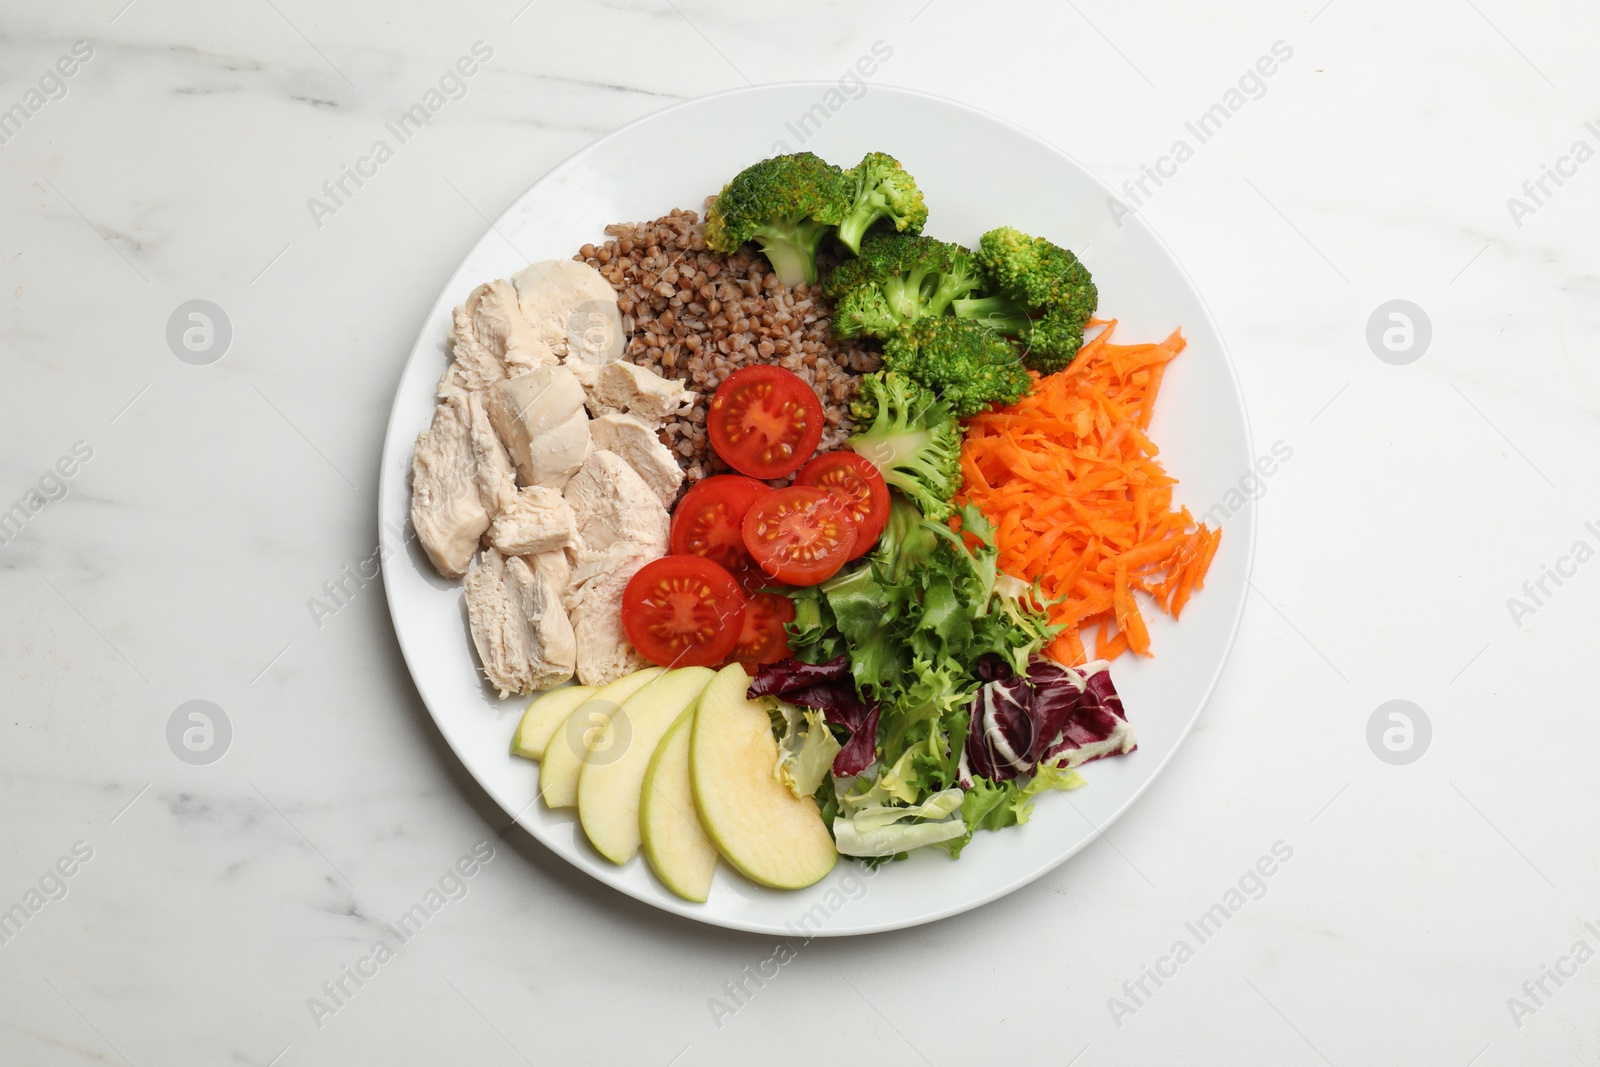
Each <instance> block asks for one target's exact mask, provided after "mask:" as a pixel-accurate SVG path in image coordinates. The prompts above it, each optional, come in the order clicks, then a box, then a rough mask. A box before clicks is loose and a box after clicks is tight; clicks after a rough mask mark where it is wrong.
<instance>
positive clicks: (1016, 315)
mask: <svg viewBox="0 0 1600 1067" xmlns="http://www.w3.org/2000/svg"><path fill="white" fill-rule="evenodd" d="M950 307H951V310H952V311H954V312H955V314H956V318H958V319H975V320H976V321H978V322H980V323H982V324H983V325H985V326H987V327H988V328H989V329H991V330H993V331H994V332H995V333H1003V334H1006V335H1007V336H1010V337H1015V336H1017V335H1019V334H1021V333H1022V332H1023V331H1024V330H1026V329H1027V328H1028V324H1029V322H1030V321H1031V320H1030V319H1029V318H1028V311H1027V309H1026V308H1024V307H1023V306H1022V305H1021V304H1019V303H1017V302H1016V301H1015V300H1013V299H1011V298H1010V297H1008V296H983V297H972V298H968V299H964V300H956V301H952V302H951V304H950Z"/></svg>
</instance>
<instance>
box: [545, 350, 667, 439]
mask: <svg viewBox="0 0 1600 1067" xmlns="http://www.w3.org/2000/svg"><path fill="white" fill-rule="evenodd" d="M571 365H572V364H571V361H570V360H569V361H568V366H569V367H570V366H571ZM580 380H581V381H582V382H583V386H584V392H585V393H587V394H588V400H589V410H590V411H591V412H593V413H594V415H595V417H596V418H598V417H599V416H601V415H607V414H611V413H613V412H627V413H628V414H630V415H633V416H635V417H636V418H639V419H642V420H643V421H645V422H647V423H650V424H651V425H652V426H660V425H661V424H662V423H663V422H665V421H666V420H667V419H669V418H671V417H672V416H674V415H677V414H680V413H682V412H684V411H687V410H689V409H690V408H691V407H693V406H694V401H695V394H694V393H693V392H691V391H690V390H689V389H687V388H685V386H684V384H683V382H681V381H674V380H672V379H670V378H663V377H662V376H661V375H659V374H657V373H656V372H655V371H653V370H650V369H649V368H648V367H641V366H639V365H638V364H637V363H629V362H628V361H627V360H620V359H619V360H617V361H616V362H614V363H607V364H605V365H604V366H603V367H601V368H600V369H599V370H598V371H594V372H593V373H588V374H581V375H580Z"/></svg>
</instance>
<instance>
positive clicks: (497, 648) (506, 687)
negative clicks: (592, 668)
mask: <svg viewBox="0 0 1600 1067" xmlns="http://www.w3.org/2000/svg"><path fill="white" fill-rule="evenodd" d="M466 588H467V621H468V623H469V625H470V626H471V629H472V643H473V645H474V646H476V648H477V650H478V658H479V660H480V661H481V662H482V663H483V672H484V674H485V675H487V676H488V678H489V682H490V684H492V685H493V686H494V687H495V688H496V689H497V690H499V692H500V696H501V698H502V699H504V698H505V697H507V696H509V695H510V694H512V693H531V692H533V691H534V690H535V689H549V688H550V687H551V686H554V685H560V684H561V683H562V682H565V681H566V680H567V679H569V678H571V677H572V673H573V671H574V669H575V668H576V665H577V644H576V639H575V637H574V635H573V629H572V620H571V619H569V618H568V617H567V613H566V611H564V610H563V609H562V607H561V603H560V599H559V597H558V595H557V594H556V591H555V590H554V589H552V588H551V586H550V582H549V580H548V579H546V578H544V577H542V576H540V575H538V574H537V573H535V571H534V570H533V568H531V567H529V566H528V564H527V562H526V561H524V560H522V559H519V558H518V557H516V556H512V557H510V558H509V559H508V558H506V557H505V556H502V555H501V554H500V553H499V551H497V550H496V549H493V548H490V549H486V550H485V551H484V553H483V558H482V559H481V560H480V561H479V562H478V564H477V565H476V566H475V567H473V568H472V569H471V570H470V571H468V572H467V579H466Z"/></svg>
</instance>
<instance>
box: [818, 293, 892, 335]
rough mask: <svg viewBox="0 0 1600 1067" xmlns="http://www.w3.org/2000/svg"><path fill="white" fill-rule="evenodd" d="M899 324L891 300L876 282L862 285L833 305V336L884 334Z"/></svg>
mask: <svg viewBox="0 0 1600 1067" xmlns="http://www.w3.org/2000/svg"><path fill="white" fill-rule="evenodd" d="M898 325H899V321H898V320H897V319H896V318H895V317H894V313H893V312H891V311H890V310H889V302H888V301H887V300H885V299H884V298H883V293H882V292H881V291H880V290H879V289H878V287H877V286H875V285H860V286H857V287H856V288H854V289H850V290H848V291H846V292H845V294H844V295H843V296H841V297H840V298H839V299H838V300H837V301H835V302H834V305H833V335H834V336H835V337H859V336H860V335H861V334H868V335H869V336H872V337H884V336H886V335H888V334H889V333H891V332H893V330H894V328H895V327H896V326H898Z"/></svg>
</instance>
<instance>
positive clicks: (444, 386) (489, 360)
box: [438, 304, 507, 400]
mask: <svg viewBox="0 0 1600 1067" xmlns="http://www.w3.org/2000/svg"><path fill="white" fill-rule="evenodd" d="M450 352H451V355H452V356H454V359H453V360H452V361H451V363H450V365H449V366H448V367H446V368H445V371H444V375H443V376H442V377H440V379H439V390H438V393H439V399H441V400H443V399H444V398H445V397H448V396H453V395H455V394H457V393H467V392H474V391H477V390H481V389H487V388H489V386H491V385H493V384H494V383H495V382H498V381H503V380H504V379H505V377H506V373H507V372H506V365H505V363H504V362H503V361H502V360H501V359H500V357H499V356H497V355H495V354H494V353H493V352H491V351H489V349H488V348H486V347H484V344H483V342H482V341H480V340H478V333H477V330H476V329H475V328H474V327H473V325H472V314H471V313H470V312H469V311H467V307H466V305H465V304H463V305H462V306H460V307H458V308H456V309H455V310H454V311H453V312H451V326H450Z"/></svg>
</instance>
